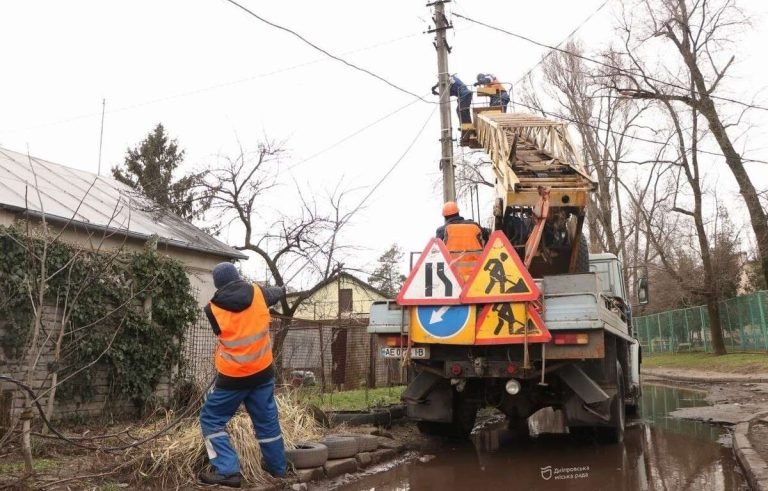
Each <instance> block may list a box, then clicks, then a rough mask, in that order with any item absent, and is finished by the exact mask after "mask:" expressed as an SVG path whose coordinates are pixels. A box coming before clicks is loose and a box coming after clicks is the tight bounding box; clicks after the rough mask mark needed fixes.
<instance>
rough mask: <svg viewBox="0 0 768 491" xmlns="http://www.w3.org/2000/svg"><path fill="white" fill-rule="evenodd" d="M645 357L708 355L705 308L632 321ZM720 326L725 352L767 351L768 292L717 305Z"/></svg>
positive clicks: (681, 310) (673, 311)
mask: <svg viewBox="0 0 768 491" xmlns="http://www.w3.org/2000/svg"><path fill="white" fill-rule="evenodd" d="M634 325H635V334H636V336H637V338H638V340H640V344H641V345H642V347H643V351H644V352H645V353H658V352H680V351H711V340H710V335H709V313H708V312H707V307H706V305H701V306H698V307H691V308H688V309H678V310H670V311H668V312H661V313H659V314H653V315H644V316H641V317H635V319H634ZM720 326H721V327H722V329H723V338H724V339H725V346H726V349H728V351H768V291H761V292H757V293H753V294H751V295H744V296H741V297H735V298H731V299H728V300H723V301H722V302H720Z"/></svg>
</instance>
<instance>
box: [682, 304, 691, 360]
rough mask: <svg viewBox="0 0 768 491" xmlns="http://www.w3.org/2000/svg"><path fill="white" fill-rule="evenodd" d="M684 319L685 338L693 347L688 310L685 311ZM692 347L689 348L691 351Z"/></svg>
mask: <svg viewBox="0 0 768 491" xmlns="http://www.w3.org/2000/svg"><path fill="white" fill-rule="evenodd" d="M683 319H685V337H686V338H687V339H688V344H689V345H690V346H691V347H693V343H692V342H691V331H690V329H689V328H688V309H684V310H683ZM691 347H689V348H688V350H689V351H690V349H691Z"/></svg>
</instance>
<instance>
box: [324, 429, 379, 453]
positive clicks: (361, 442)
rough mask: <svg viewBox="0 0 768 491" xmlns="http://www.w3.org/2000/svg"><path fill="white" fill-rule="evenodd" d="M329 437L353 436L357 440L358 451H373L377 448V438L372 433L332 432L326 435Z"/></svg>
mask: <svg viewBox="0 0 768 491" xmlns="http://www.w3.org/2000/svg"><path fill="white" fill-rule="evenodd" d="M328 436H329V437H337V436H338V437H342V438H354V439H355V440H357V451H358V452H373V451H374V450H376V449H377V448H379V439H378V438H376V437H375V436H373V435H366V434H365V433H333V434H332V435H328Z"/></svg>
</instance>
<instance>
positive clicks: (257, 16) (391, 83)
mask: <svg viewBox="0 0 768 491" xmlns="http://www.w3.org/2000/svg"><path fill="white" fill-rule="evenodd" d="M225 1H227V2H229V3H231V4H232V5H234V6H236V7H238V8H240V9H241V10H243V11H244V12H246V13H248V14H249V15H251V16H252V17H254V18H256V19H258V20H260V21H261V22H263V23H265V24H267V25H270V26H272V27H274V28H275V29H280V30H281V31H284V32H287V33H288V34H291V35H292V36H294V37H296V38H298V39H300V40H301V41H302V42H303V43H305V44H307V45H308V46H310V47H312V48H313V49H316V50H317V51H319V52H321V53H323V54H324V55H326V56H328V57H329V58H333V59H334V60H336V61H338V62H341V63H343V64H345V65H347V66H348V67H350V68H352V69H354V70H357V71H360V72H363V73H365V74H366V75H369V76H371V77H373V78H375V79H377V80H380V81H382V82H384V83H385V84H387V85H389V86H390V87H392V88H394V89H397V90H399V91H400V92H403V93H406V94H408V95H412V96H413V97H417V98H419V99H420V100H421V101H422V102H426V103H427V104H437V103H436V102H434V101H428V100H426V99H424V98H423V97H422V96H420V95H418V94H416V93H414V92H411V91H410V90H408V89H404V88H402V87H400V86H399V85H397V84H395V83H393V82H390V81H389V80H387V79H386V78H384V77H382V76H381V75H377V74H375V73H373V72H372V71H370V70H368V69H367V68H363V67H361V66H359V65H355V64H354V63H351V62H349V61H347V60H345V59H344V58H341V57H339V56H336V55H334V54H333V53H330V52H329V51H326V50H325V49H323V48H321V47H320V46H318V45H316V44H314V43H313V42H312V41H310V40H308V39H307V38H305V37H304V36H302V35H301V34H299V33H298V32H296V31H294V30H292V29H289V28H287V27H284V26H281V25H279V24H275V23H274V22H271V21H269V20H267V19H265V18H264V17H261V16H260V15H258V14H257V13H255V12H254V11H252V10H250V9H248V8H247V7H245V6H243V5H241V4H240V3H238V2H236V1H235V0H225Z"/></svg>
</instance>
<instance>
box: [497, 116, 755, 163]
mask: <svg viewBox="0 0 768 491" xmlns="http://www.w3.org/2000/svg"><path fill="white" fill-rule="evenodd" d="M512 102H514V103H515V104H517V105H519V106H522V107H524V108H526V109H530V110H531V111H534V112H539V113H542V114H544V115H545V116H554V117H556V118H559V119H563V120H565V121H568V122H569V123H573V124H577V125H583V126H587V127H588V128H592V129H593V130H597V131H602V130H604V128H599V127H597V126H595V125H593V124H591V123H587V122H584V121H577V120H575V119H572V118H569V117H567V116H564V115H562V114H558V113H553V112H549V111H545V110H543V109H541V108H538V107H533V106H530V105H528V104H525V103H523V102H519V101H512ZM613 133H614V134H616V135H621V136H624V137H626V138H630V139H632V140H637V141H641V142H645V143H653V144H656V145H661V146H666V145H668V143H667V142H663V141H659V140H652V139H650V138H643V137H641V136H635V135H630V134H629V133H623V132H620V131H614V132H613ZM697 152H698V153H703V154H706V155H714V156H715V157H724V155H723V154H722V153H721V152H712V151H709V150H697ZM741 160H742V161H743V162H754V163H757V164H768V161H765V160H756V159H747V158H742V159H741Z"/></svg>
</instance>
